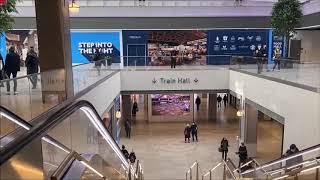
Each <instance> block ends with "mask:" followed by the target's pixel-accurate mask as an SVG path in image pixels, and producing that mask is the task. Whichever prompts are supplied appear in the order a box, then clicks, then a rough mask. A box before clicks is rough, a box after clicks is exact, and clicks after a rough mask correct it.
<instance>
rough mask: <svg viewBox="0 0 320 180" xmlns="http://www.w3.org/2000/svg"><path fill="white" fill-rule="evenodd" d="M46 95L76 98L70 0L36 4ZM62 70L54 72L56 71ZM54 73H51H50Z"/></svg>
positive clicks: (43, 86)
mask: <svg viewBox="0 0 320 180" xmlns="http://www.w3.org/2000/svg"><path fill="white" fill-rule="evenodd" d="M35 9H36V20H37V33H38V43H39V58H40V69H41V72H47V73H44V75H43V77H41V78H42V94H43V96H46V94H48V93H49V94H57V95H58V96H59V98H60V99H64V98H68V97H72V96H73V94H74V91H73V77H72V59H71V46H70V21H69V3H68V1H67V0H50V1H47V0H37V1H35ZM56 69H59V70H58V71H54V72H52V70H56ZM48 71H50V72H48Z"/></svg>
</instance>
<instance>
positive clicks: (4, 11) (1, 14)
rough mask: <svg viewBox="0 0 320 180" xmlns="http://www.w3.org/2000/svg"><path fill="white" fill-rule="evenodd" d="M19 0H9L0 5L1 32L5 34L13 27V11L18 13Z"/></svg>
mask: <svg viewBox="0 0 320 180" xmlns="http://www.w3.org/2000/svg"><path fill="white" fill-rule="evenodd" d="M16 2H17V0H7V2H6V3H5V4H3V5H0V32H1V35H3V33H4V32H7V31H9V30H11V29H12V25H13V23H14V19H13V17H12V16H11V15H10V14H11V13H17V10H16Z"/></svg>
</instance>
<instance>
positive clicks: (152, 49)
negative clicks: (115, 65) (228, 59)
mask: <svg viewBox="0 0 320 180" xmlns="http://www.w3.org/2000/svg"><path fill="white" fill-rule="evenodd" d="M122 34H123V49H124V55H125V56H127V57H126V58H125V62H124V64H125V65H127V64H128V65H129V66H132V65H149V66H169V65H170V62H171V57H172V56H173V58H175V60H176V62H177V65H205V64H206V53H207V47H206V44H207V33H206V31H198V30H171V31H168V30H154V31H123V33H122Z"/></svg>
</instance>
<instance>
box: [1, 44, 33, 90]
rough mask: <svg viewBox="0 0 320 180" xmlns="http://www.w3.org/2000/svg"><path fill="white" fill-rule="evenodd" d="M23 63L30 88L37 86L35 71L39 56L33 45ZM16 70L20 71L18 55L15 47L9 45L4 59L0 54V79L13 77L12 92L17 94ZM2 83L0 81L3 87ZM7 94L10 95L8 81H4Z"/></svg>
mask: <svg viewBox="0 0 320 180" xmlns="http://www.w3.org/2000/svg"><path fill="white" fill-rule="evenodd" d="M25 65H26V67H27V74H28V75H29V80H30V82H31V84H32V89H35V88H37V81H38V76H37V74H36V73H38V72H39V58H38V55H37V53H36V52H35V50H34V48H33V47H30V49H29V51H28V53H27V57H26V59H25ZM18 71H20V56H19V55H18V54H17V53H16V52H15V47H14V46H11V47H10V48H9V52H8V54H7V56H6V58H5V63H4V59H3V57H2V56H1V54H0V80H4V79H10V78H13V79H14V80H13V92H14V95H16V94H18V92H17V86H18V83H17V80H16V79H15V78H16V77H17V74H18ZM3 86H4V84H3V83H1V84H0V87H3ZM6 86H7V94H8V95H10V82H9V81H7V82H6Z"/></svg>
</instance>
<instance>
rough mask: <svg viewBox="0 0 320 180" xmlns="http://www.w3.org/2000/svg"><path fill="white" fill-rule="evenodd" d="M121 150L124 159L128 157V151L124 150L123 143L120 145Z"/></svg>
mask: <svg viewBox="0 0 320 180" xmlns="http://www.w3.org/2000/svg"><path fill="white" fill-rule="evenodd" d="M121 152H122V154H123V155H124V157H125V158H126V159H129V152H128V151H127V150H126V147H125V146H124V145H122V149H121Z"/></svg>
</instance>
